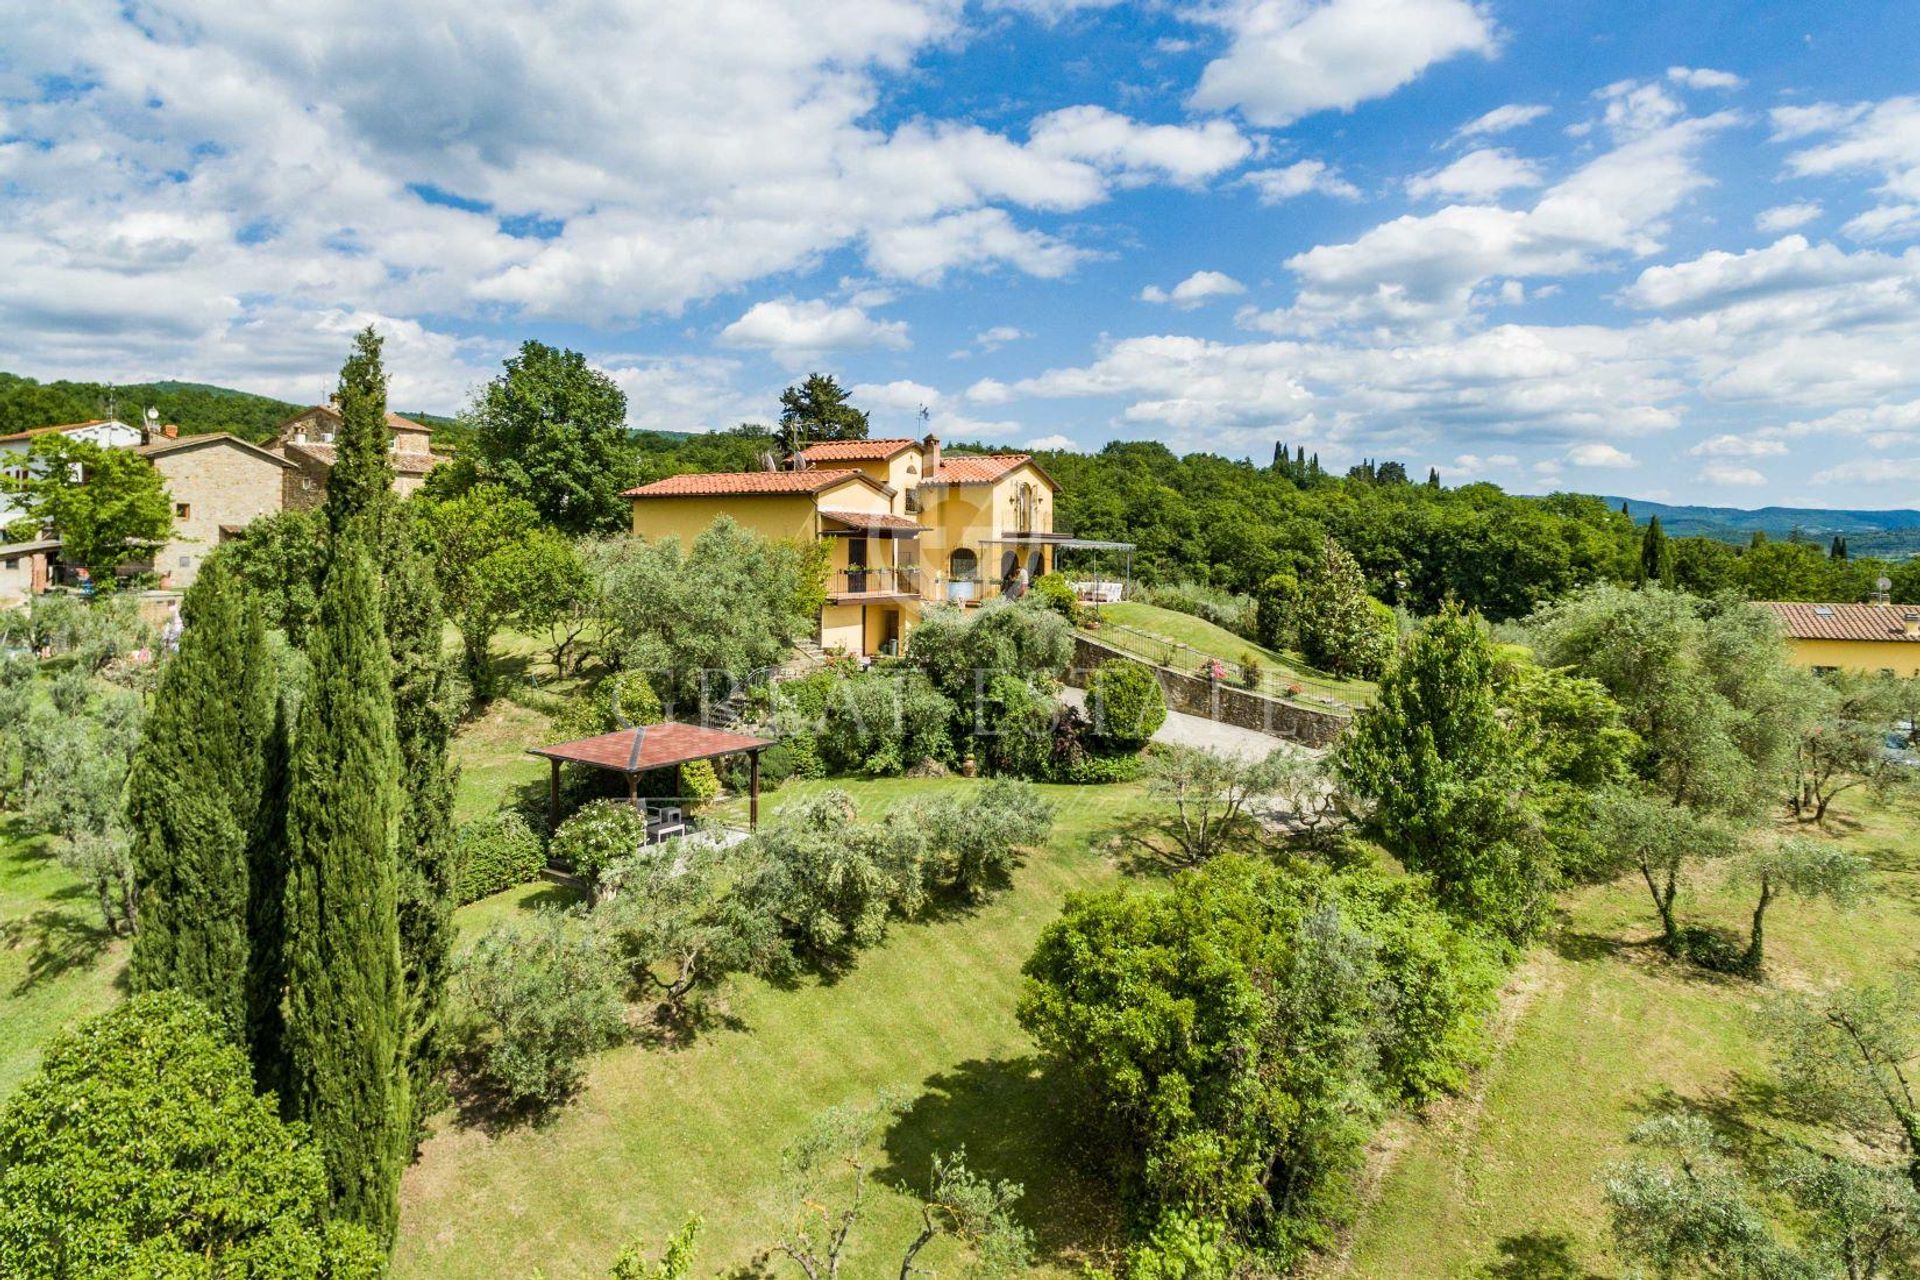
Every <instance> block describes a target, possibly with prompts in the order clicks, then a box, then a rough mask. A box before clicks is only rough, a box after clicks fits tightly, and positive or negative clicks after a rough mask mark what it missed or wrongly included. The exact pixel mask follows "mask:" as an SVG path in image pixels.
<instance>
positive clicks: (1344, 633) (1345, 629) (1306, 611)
mask: <svg viewBox="0 0 1920 1280" xmlns="http://www.w3.org/2000/svg"><path fill="white" fill-rule="evenodd" d="M1295 615H1296V626H1297V629H1298V631H1299V634H1300V652H1301V653H1302V654H1304V655H1305V657H1306V659H1307V661H1308V662H1310V663H1312V664H1313V665H1314V666H1316V667H1319V668H1320V669H1321V670H1323V671H1331V672H1333V673H1335V674H1336V675H1343V676H1362V677H1365V678H1367V679H1369V680H1371V679H1373V678H1375V677H1377V676H1379V675H1380V673H1381V672H1382V671H1384V670H1386V666H1387V663H1388V662H1389V661H1391V660H1392V658H1393V651H1394V646H1395V645H1396V643H1397V642H1398V639H1399V634H1400V628H1399V624H1398V623H1397V622H1396V621H1395V620H1394V616H1393V610H1391V609H1389V608H1387V607H1386V606H1385V605H1383V604H1381V603H1380V602H1379V601H1378V600H1375V599H1374V598H1373V597H1371V596H1369V595H1368V594H1367V584H1366V579H1365V578H1364V577H1363V576H1362V575H1361V573H1360V566H1359V565H1358V564H1356V563H1355V562H1354V559H1353V557H1352V556H1351V555H1349V554H1347V551H1346V549H1345V548H1344V547H1342V546H1341V545H1340V544H1339V543H1338V542H1335V541H1334V540H1333V539H1332V538H1328V539H1326V540H1325V542H1324V543H1322V545H1321V550H1320V558H1319V560H1318V561H1317V562H1315V564H1314V565H1313V567H1312V569H1311V571H1310V572H1309V573H1308V574H1307V575H1306V577H1305V578H1304V579H1303V580H1302V581H1301V584H1300V597H1299V603H1298V605H1297V607H1296V610H1295Z"/></svg>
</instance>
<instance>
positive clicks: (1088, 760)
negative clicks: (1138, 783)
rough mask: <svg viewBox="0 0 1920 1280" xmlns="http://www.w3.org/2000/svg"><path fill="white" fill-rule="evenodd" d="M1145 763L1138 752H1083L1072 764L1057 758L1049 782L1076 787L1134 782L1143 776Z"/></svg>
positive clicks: (1144, 758) (1049, 771)
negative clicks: (1141, 774) (1142, 771)
mask: <svg viewBox="0 0 1920 1280" xmlns="http://www.w3.org/2000/svg"><path fill="white" fill-rule="evenodd" d="M1145 761H1146V757H1145V756H1143V755H1142V754H1141V753H1140V752H1138V751H1123V752H1118V753H1114V752H1103V751H1083V752H1081V753H1080V754H1079V755H1077V756H1075V757H1074V758H1072V759H1070V760H1062V759H1059V758H1058V757H1056V758H1055V759H1054V761H1053V762H1052V764H1051V765H1050V766H1049V767H1048V769H1047V781H1048V782H1063V783H1069V784H1072V785H1075V786H1097V785H1100V784H1103V783H1110V782H1132V781H1134V780H1135V779H1137V778H1138V777H1139V776H1140V773H1141V770H1142V769H1143V768H1144V767H1145Z"/></svg>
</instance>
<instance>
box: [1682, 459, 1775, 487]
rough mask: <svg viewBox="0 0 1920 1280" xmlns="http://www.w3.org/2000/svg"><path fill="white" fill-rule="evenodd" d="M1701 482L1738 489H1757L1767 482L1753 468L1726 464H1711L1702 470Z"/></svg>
mask: <svg viewBox="0 0 1920 1280" xmlns="http://www.w3.org/2000/svg"><path fill="white" fill-rule="evenodd" d="M1698 478H1699V480H1700V483H1702V484H1710V485H1716V486H1725V487H1736V488H1757V487H1758V486H1760V485H1763V484H1765V483H1766V482H1767V478H1766V476H1764V475H1762V474H1761V473H1760V472H1759V471H1758V470H1756V469H1755V468H1753V467H1735V466H1730V465H1728V464H1726V463H1719V462H1715V463H1709V464H1708V465H1707V466H1704V467H1702V468H1700V473H1699V477H1698Z"/></svg>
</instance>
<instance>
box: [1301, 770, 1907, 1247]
mask: <svg viewBox="0 0 1920 1280" xmlns="http://www.w3.org/2000/svg"><path fill="white" fill-rule="evenodd" d="M1853 812H1854V814H1856V815H1858V816H1859V821H1858V822H1857V823H1853V824H1849V826H1848V828H1847V829H1846V830H1845V831H1844V833H1843V838H1845V839H1846V840H1847V841H1848V843H1849V844H1850V845H1852V846H1853V847H1854V848H1855V849H1857V850H1858V851H1859V852H1861V853H1863V854H1866V855H1868V856H1870V857H1872V858H1873V859H1874V861H1875V863H1876V865H1877V867H1878V868H1879V871H1878V876H1877V880H1878V885H1879V892H1878V894H1877V895H1876V896H1875V897H1874V898H1873V899H1872V900H1871V901H1869V902H1868V903H1867V904H1865V905H1863V906H1861V907H1859V908H1857V909H1855V910H1853V911H1850V912H1841V911H1837V910H1834V909H1833V908H1831V907H1828V906H1825V905H1816V904H1805V903H1801V902H1798V901H1794V900H1791V899H1783V900H1782V901H1780V902H1778V903H1776V904H1775V906H1774V907H1773V909H1772V910H1771V911H1770V912H1769V913H1768V917H1767V946H1768V967H1769V974H1768V981H1767V982H1766V983H1765V984H1754V983H1750V982H1743V981H1738V980H1731V979H1719V978H1714V977H1712V976H1710V975H1705V974H1702V973H1700V972H1699V971H1697V970H1693V969H1690V968H1687V967H1685V966H1680V965H1675V964H1672V963H1669V962H1668V961H1666V960H1665V959H1664V958H1663V957H1662V956H1661V954H1660V952H1659V950H1658V948H1657V947H1654V946H1652V945H1650V944H1651V942H1652V939H1653V932H1654V931H1653V930H1652V929H1651V928H1650V927H1649V920H1650V910H1651V909H1650V907H1649V905H1648V903H1647V899H1646V892H1645V890H1644V888H1641V887H1638V886H1637V885H1635V884H1632V883H1625V882H1623V883H1621V884H1617V885H1610V886H1603V887H1598V888H1594V889H1590V890H1587V891H1585V892H1582V893H1580V894H1578V895H1575V896H1574V897H1573V898H1572V899H1571V900H1570V902H1569V903H1568V912H1567V919H1566V924H1565V927H1564V929H1562V930H1561V931H1560V932H1559V933H1558V934H1557V935H1556V936H1555V937H1554V938H1553V939H1551V941H1550V945H1546V946H1542V947H1539V948H1537V949H1536V950H1535V951H1534V953H1533V954H1532V955H1531V956H1530V957H1529V958H1528V960H1527V961H1526V963H1525V964H1524V965H1523V966H1522V967H1521V968H1520V969H1519V970H1518V971H1517V973H1516V974H1515V977H1514V981H1513V983H1512V984H1511V986H1510V988H1509V991H1508V993H1507V998H1506V1000H1505V1001H1504V1002H1503V1018H1504V1019H1505V1020H1506V1021H1505V1025H1504V1026H1503V1027H1502V1029H1501V1031H1502V1034H1501V1036H1500V1039H1499V1042H1498V1045H1499V1047H1498V1048H1497V1050H1496V1055H1495V1057H1494V1059H1493V1061H1492V1063H1491V1064H1490V1065H1489V1067H1488V1069H1487V1070H1486V1071H1485V1072H1484V1073H1482V1076H1481V1078H1480V1080H1479V1081H1478V1084H1477V1088H1476V1092H1475V1094H1474V1095H1473V1096H1471V1097H1469V1098H1464V1099H1459V1100H1456V1101H1454V1102H1452V1103H1449V1104H1447V1105H1445V1106H1442V1107H1440V1108H1437V1109H1436V1110H1435V1113H1434V1114H1433V1115H1432V1116H1430V1117H1428V1118H1426V1119H1425V1120H1422V1121H1416V1122H1411V1123H1402V1124H1398V1125H1396V1126H1394V1127H1393V1128H1392V1129H1391V1130H1390V1131H1389V1132H1388V1134H1386V1135H1384V1136H1383V1141H1382V1142H1381V1143H1379V1144H1376V1146H1377V1148H1379V1151H1378V1152H1377V1156H1378V1158H1377V1164H1378V1165H1379V1166H1381V1167H1383V1168H1384V1170H1385V1172H1384V1177H1383V1179H1382V1180H1381V1182H1380V1184H1379V1186H1378V1195H1377V1199H1375V1201H1374V1202H1373V1205H1372V1207H1371V1208H1369V1209H1368V1210H1367V1211H1366V1212H1365V1213H1364V1214H1363V1215H1362V1217H1361V1219H1360V1221H1359V1223H1358V1224H1357V1226H1356V1229H1355V1230H1354V1232H1353V1235H1352V1249H1351V1253H1350V1255H1349V1256H1348V1257H1347V1259H1346V1260H1345V1265H1344V1266H1342V1265H1330V1266H1327V1267H1324V1268H1322V1269H1321V1274H1322V1275H1325V1276H1334V1275H1350V1276H1356V1277H1401V1276H1406V1277H1415V1276H1418V1277H1434V1278H1436V1280H1439V1278H1442V1277H1483V1276H1489V1275H1512V1276H1527V1277H1533V1276H1538V1277H1542V1278H1543V1280H1561V1278H1562V1277H1564V1278H1565V1280H1580V1278H1582V1277H1588V1276H1602V1277H1613V1276H1616V1275H1618V1274H1619V1268H1618V1264H1617V1263H1616V1262H1615V1261H1614V1260H1613V1258H1612V1257H1611V1255H1610V1253H1609V1251H1608V1249H1607V1240H1606V1212H1605V1206H1604V1204H1603V1203H1602V1201H1601V1198H1600V1194H1599V1187H1598V1183H1597V1179H1598V1177H1599V1175H1600V1173H1601V1171H1602V1170H1603V1169H1604V1168H1605V1166H1606V1165H1607V1164H1608V1163H1609V1162H1611V1161H1614V1160H1617V1159H1619V1158H1621V1157H1622V1155H1623V1154H1624V1152H1625V1149H1626V1143H1625V1141H1624V1139H1625V1135H1626V1133H1627V1131H1628V1130H1629V1129H1631V1128H1632V1127H1633V1126H1634V1125H1635V1124H1637V1123H1638V1122H1639V1121H1640V1120H1641V1119H1643V1118H1645V1117H1646V1115H1647V1114H1648V1112H1649V1109H1650V1108H1652V1107H1654V1106H1655V1105H1657V1104H1658V1103H1659V1102H1660V1101H1661V1100H1662V1099H1665V1098H1668V1097H1670V1096H1672V1095H1678V1096H1680V1097H1683V1098H1687V1099H1692V1100H1698V1101H1709V1100H1711V1101H1718V1102H1732V1101H1735V1100H1737V1099H1738V1097H1739V1096H1740V1089H1739V1086H1740V1085H1741V1083H1742V1081H1743V1078H1750V1077H1752V1076H1755V1075H1759V1074H1762V1073H1764V1072H1765V1070H1766V1055H1765V1051H1764V1049H1763V1047H1762V1044H1761V1041H1760V1040H1759V1038H1758V1037H1757V1036H1756V1035H1755V1031H1754V1014H1755V1012H1756V1011H1757V1010H1758V1009H1760V1008H1761V1007H1763V1004H1764V1002H1765V1000H1766V999H1767V998H1768V997H1769V996H1770V995H1771V994H1772V993H1773V992H1775V991H1777V990H1779V989H1781V988H1789V989H1792V988H1805V987H1808V986H1817V985H1819V984H1822V983H1826V982H1833V981H1841V980H1848V979H1856V978H1863V977H1869V976H1872V975H1876V974H1882V973H1885V972H1886V971H1887V970H1888V969H1889V968H1890V967H1891V966H1892V965H1894V964H1895V963H1899V962H1903V961H1910V960H1912V959H1913V958H1914V954H1915V951H1916V949H1917V948H1920V805H1916V804H1914V803H1912V802H1909V803H1906V804H1904V805H1902V806H1900V807H1898V808H1896V809H1892V810H1885V809H1882V810H1868V809H1865V808H1864V807H1863V805H1862V804H1861V803H1860V802H1856V803H1855V806H1854V809H1853ZM1751 908H1752V900H1751V897H1750V896H1749V895H1748V894H1747V893H1746V892H1729V891H1727V890H1726V889H1724V888H1723V887H1722V886H1720V885H1719V884H1717V883H1715V880H1714V877H1713V875H1712V873H1710V872H1709V873H1705V874H1703V876H1702V877H1701V882H1700V885H1699V889H1698V891H1697V892H1696V893H1695V894H1694V896H1693V897H1692V899H1691V902H1690V904H1689V905H1688V906H1687V909H1686V911H1685V914H1686V916H1687V917H1688V918H1689V919H1690V920H1692V921H1694V922H1699V923H1712V924H1718V925H1721V926H1724V927H1727V928H1733V929H1739V928H1744V926H1745V923H1746V917H1747V913H1748V912H1749V911H1750V910H1751ZM1388 1151H1391V1154H1387V1152H1388ZM1562 1257H1565V1258H1568V1259H1570V1260H1571V1262H1572V1264H1573V1266H1572V1268H1571V1269H1561V1270H1555V1269H1553V1268H1554V1266H1556V1265H1558V1259H1560V1258H1562ZM1503 1263H1504V1264H1507V1265H1508V1266H1509V1268H1510V1269H1509V1270H1505V1271H1491V1270H1489V1267H1490V1266H1495V1265H1500V1264H1503ZM1527 1268H1531V1269H1527Z"/></svg>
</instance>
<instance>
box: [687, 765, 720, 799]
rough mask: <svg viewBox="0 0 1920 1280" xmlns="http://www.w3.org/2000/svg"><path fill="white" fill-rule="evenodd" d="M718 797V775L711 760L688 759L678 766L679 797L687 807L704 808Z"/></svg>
mask: <svg viewBox="0 0 1920 1280" xmlns="http://www.w3.org/2000/svg"><path fill="white" fill-rule="evenodd" d="M719 798H720V775H719V774H718V773H716V772H715V771H714V768H713V761H711V760H689V761H688V762H687V763H685V764H683V765H681V766H680V799H681V800H682V801H684V802H685V803H686V805H687V807H688V808H690V809H694V810H700V809H705V808H706V807H707V806H708V805H710V804H712V803H713V802H714V801H715V800H717V799H719Z"/></svg>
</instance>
